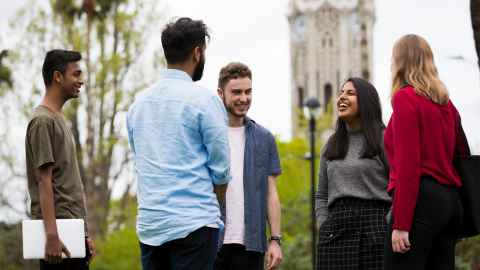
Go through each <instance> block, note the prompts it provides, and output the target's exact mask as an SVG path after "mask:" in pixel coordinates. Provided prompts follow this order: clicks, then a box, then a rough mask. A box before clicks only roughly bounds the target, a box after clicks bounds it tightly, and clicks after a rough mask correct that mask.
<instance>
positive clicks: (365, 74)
mask: <svg viewBox="0 0 480 270" xmlns="http://www.w3.org/2000/svg"><path fill="white" fill-rule="evenodd" d="M362 77H363V78H364V79H365V80H370V72H368V70H366V69H364V70H363V71H362Z"/></svg>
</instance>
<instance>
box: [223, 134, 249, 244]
mask: <svg viewBox="0 0 480 270" xmlns="http://www.w3.org/2000/svg"><path fill="white" fill-rule="evenodd" d="M228 141H229V145H230V171H231V173H232V179H231V180H230V182H229V183H228V187H227V194H226V203H227V205H226V206H227V209H226V210H227V216H226V222H225V238H224V241H223V243H225V244H244V235H245V216H244V204H243V202H244V193H243V157H244V153H245V127H229V128H228Z"/></svg>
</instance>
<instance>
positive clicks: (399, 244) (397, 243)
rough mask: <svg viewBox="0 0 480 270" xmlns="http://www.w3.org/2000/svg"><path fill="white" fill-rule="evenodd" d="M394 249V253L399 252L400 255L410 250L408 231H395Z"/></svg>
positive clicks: (393, 237)
mask: <svg viewBox="0 0 480 270" xmlns="http://www.w3.org/2000/svg"><path fill="white" fill-rule="evenodd" d="M392 249H393V252H399V253H405V252H407V251H409V250H410V240H408V232H407V231H402V230H393V232H392Z"/></svg>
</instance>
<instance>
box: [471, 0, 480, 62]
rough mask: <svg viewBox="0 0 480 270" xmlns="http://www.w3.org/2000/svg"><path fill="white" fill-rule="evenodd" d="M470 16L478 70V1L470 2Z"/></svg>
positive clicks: (479, 23) (479, 36)
mask: <svg viewBox="0 0 480 270" xmlns="http://www.w3.org/2000/svg"><path fill="white" fill-rule="evenodd" d="M470 16H471V19H472V28H473V39H474V41H475V50H476V52H477V58H478V66H479V68H480V0H470Z"/></svg>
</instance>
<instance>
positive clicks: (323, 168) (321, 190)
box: [315, 146, 328, 227]
mask: <svg viewBox="0 0 480 270" xmlns="http://www.w3.org/2000/svg"><path fill="white" fill-rule="evenodd" d="M325 148H326V146H324V150H323V151H322V153H321V154H320V173H319V177H318V187H317V192H316V193H315V215H316V217H317V226H319V227H320V225H322V223H323V222H325V220H326V219H327V215H328V176H327V159H326V158H325V156H324V151H325Z"/></svg>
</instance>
